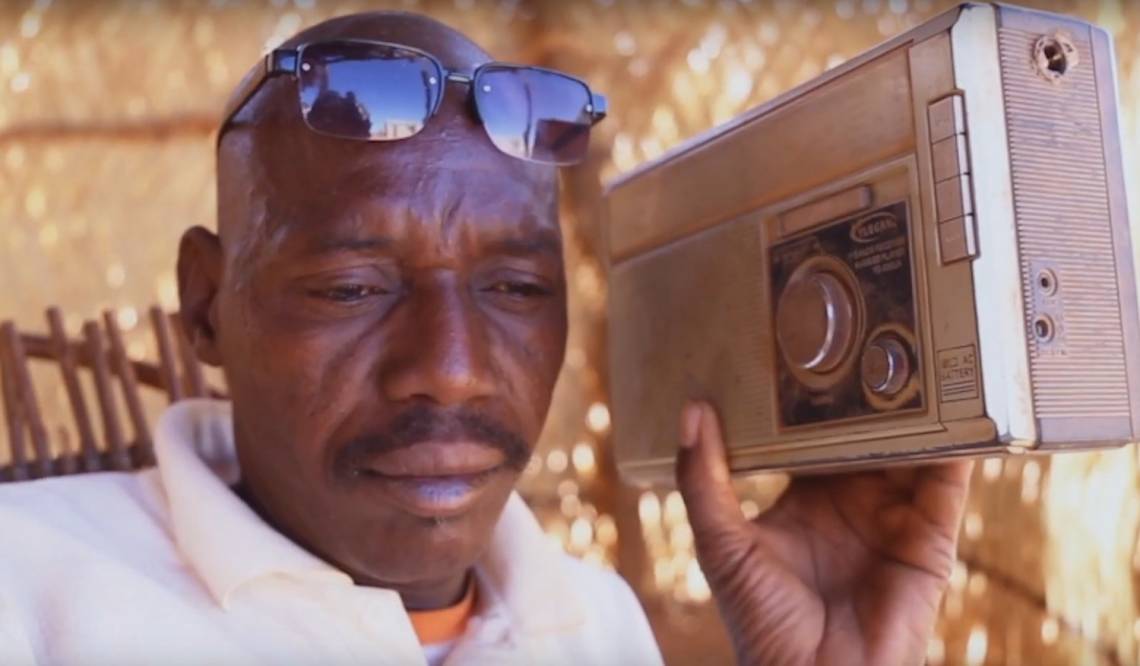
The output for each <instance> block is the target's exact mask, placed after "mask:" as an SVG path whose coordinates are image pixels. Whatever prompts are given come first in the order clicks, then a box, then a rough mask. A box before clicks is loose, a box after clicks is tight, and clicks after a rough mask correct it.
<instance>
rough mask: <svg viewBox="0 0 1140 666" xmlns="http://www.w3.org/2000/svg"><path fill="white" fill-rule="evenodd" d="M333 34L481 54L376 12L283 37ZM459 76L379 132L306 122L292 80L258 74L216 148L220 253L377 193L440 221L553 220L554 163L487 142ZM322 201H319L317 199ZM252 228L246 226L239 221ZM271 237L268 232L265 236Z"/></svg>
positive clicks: (458, 58) (431, 23)
mask: <svg viewBox="0 0 1140 666" xmlns="http://www.w3.org/2000/svg"><path fill="white" fill-rule="evenodd" d="M336 39H368V40H375V41H388V42H394V43H399V44H403V45H406V46H411V47H414V48H418V49H421V50H423V51H426V52H429V53H431V54H432V55H434V56H435V57H437V58H438V59H439V60H440V61H441V62H442V63H443V64H444V65H445V66H446V67H448V68H450V69H467V68H474V67H476V66H478V65H479V64H481V63H483V62H486V61H487V60H489V59H490V56H488V54H487V53H486V52H485V51H484V50H483V49H481V48H480V47H479V46H478V45H476V44H475V43H474V42H472V41H471V40H470V39H468V38H467V37H466V36H464V35H463V34H461V33H459V32H457V31H455V30H453V29H452V28H449V27H448V26H446V25H444V24H442V23H439V22H438V21H435V20H432V19H429V18H426V17H423V16H417V15H414V14H407V13H392V12H376V13H369V14H358V15H352V16H346V17H341V18H337V19H332V20H330V21H326V22H324V23H321V24H318V25H316V26H313V27H311V28H308V29H306V30H304V31H303V32H301V33H299V34H298V35H296V36H295V37H293V38H292V39H290V40H289V41H288V42H287V43H286V44H287V45H290V46H299V45H303V44H308V43H313V42H317V41H329V40H336ZM468 93H469V90H468V89H467V88H466V87H465V86H460V85H455V84H452V85H449V86H448V89H447V90H446V91H445V94H444V99H443V103H442V104H441V106H440V109H439V111H438V113H437V114H436V115H435V116H433V117H432V118H430V119H429V120H428V122H427V123H426V125H425V127H424V129H423V130H422V131H421V132H420V133H419V134H417V135H415V136H413V137H409V138H407V139H402V140H398V141H390V142H370V141H358V140H350V139H339V138H330V137H327V136H323V135H319V134H317V133H316V132H313V131H310V130H309V129H308V128H307V127H306V126H305V124H304V121H303V119H302V117H301V114H300V107H299V104H298V100H297V92H296V82H295V80H290V79H288V78H287V77H278V78H275V79H271V80H270V81H268V82H267V83H266V84H265V85H264V86H263V87H262V88H261V90H260V91H259V92H258V94H257V95H256V96H255V98H254V99H252V100H250V103H249V104H248V105H247V106H246V109H245V111H243V113H242V116H244V118H243V120H242V122H241V123H240V125H239V126H238V127H235V128H234V129H231V130H230V131H229V132H228V133H227V134H226V135H225V136H224V137H223V139H222V141H221V145H220V150H219V154H218V180H219V182H218V195H219V196H218V206H219V209H218V216H219V227H220V231H221V235H222V241H223V245H225V246H227V247H228V249H229V250H230V252H227V254H228V255H229V256H231V257H241V256H244V255H250V254H254V253H255V250H256V249H257V248H256V245H258V244H259V241H269V240H270V239H271V238H280V237H281V235H280V233H279V232H286V233H288V231H289V230H288V229H287V228H286V227H290V226H296V225H297V223H300V224H301V225H302V226H304V225H305V223H304V220H306V219H307V220H309V221H310V222H311V221H313V220H321V219H322V218H323V217H326V215H324V214H323V213H324V212H327V214H328V215H333V214H334V212H335V211H336V210H341V211H343V210H360V209H364V208H367V202H368V201H369V200H378V199H383V200H384V201H385V202H386V204H385V205H386V207H388V208H390V209H391V208H392V207H396V208H398V207H399V206H400V205H401V203H400V202H401V201H402V205H403V208H404V209H405V210H407V211H409V213H412V214H413V215H414V217H416V218H420V219H423V220H425V221H428V220H431V224H433V225H436V226H439V227H443V226H446V225H447V223H448V220H447V219H444V218H446V217H448V214H449V213H453V214H452V215H451V217H454V218H463V217H466V218H469V219H475V218H484V219H492V218H495V217H499V216H496V215H495V214H494V213H493V211H492V210H491V209H492V208H493V207H494V206H495V205H499V206H500V208H501V209H502V210H501V211H500V213H501V215H502V216H508V217H514V218H516V219H520V220H521V219H529V220H532V221H540V223H545V226H552V227H553V228H554V229H555V230H557V226H558V220H557V170H556V169H554V168H553V167H550V166H546V165H538V164H532V163H528V162H525V161H523V160H519V159H516V158H513V157H509V156H506V155H504V154H503V153H501V152H500V151H498V150H497V149H496V148H494V147H493V146H492V144H491V143H490V140H489V139H488V137H487V136H486V132H485V131H484V130H483V128H482V126H481V124H480V123H479V122H478V120H477V118H476V117H475V115H474V114H473V112H472V111H471V108H470V105H469V103H468V102H467V99H468V98H467V95H468ZM316 209H324V210H316ZM251 230H252V231H254V232H256V233H248V232H249V231H251ZM272 244H273V243H270V245H272Z"/></svg>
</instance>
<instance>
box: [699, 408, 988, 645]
mask: <svg viewBox="0 0 1140 666" xmlns="http://www.w3.org/2000/svg"><path fill="white" fill-rule="evenodd" d="M972 467H973V465H972V463H971V462H969V461H958V462H950V463H941V464H934V465H927V466H924V467H912V468H896V469H890V470H885V471H870V472H854V473H847V474H837V475H832V476H816V477H801V478H793V479H792V481H791V483H790V485H789V486H788V488H787V490H786V491H785V492H784V494H783V495H782V496H781V497H780V499H779V500H778V501H777V502H776V504H775V505H774V506H773V507H772V508H771V509H770V510H768V511H766V512H764V513H762V514H760V516H759V517H757V518H756V519H755V520H752V521H749V520H747V519H745V517H744V515H743V514H742V513H741V510H740V504H739V502H738V501H737V498H736V495H735V493H734V492H733V489H732V485H731V483H730V478H729V470H728V465H727V462H726V459H725V448H724V442H723V440H722V437H721V428H720V424H719V422H718V419H717V415H716V412H715V411H714V410H713V408H712V407H711V406H710V405H708V404H704V403H691V404H689V405H687V406H686V407H685V410H684V412H683V413H682V448H681V451H680V455H679V457H678V460H677V482H678V485H679V486H680V490H681V494H682V496H683V497H684V499H685V505H686V507H687V509H688V513H689V522H690V523H691V524H692V528H693V534H694V537H695V540H696V549H697V557H698V559H699V560H700V563H701V569H702V570H703V571H704V574H705V577H706V578H707V579H708V582H709V587H710V588H711V589H712V593H713V598H714V599H715V600H716V602H717V606H718V608H719V610H720V614H721V617H722V618H723V619H724V622H725V624H726V625H727V628H728V632H729V636H731V638H732V640H733V644H734V647H735V649H736V655H737V659H738V660H739V662H740V663H742V664H764V665H765V666H784V665H785V664H788V665H790V664H795V665H799V664H816V665H825V664H826V665H830V664H842V665H843V666H856V665H859V664H866V665H868V666H910V665H917V664H922V663H923V660H924V658H925V655H926V644H927V640H928V639H929V637H930V634H931V632H932V631H933V628H934V622H935V620H936V619H937V614H938V608H939V603H940V601H941V599H942V594H943V592H944V591H945V589H946V584H947V581H948V579H949V576H950V570H951V567H952V566H953V564H954V560H955V557H956V555H955V551H956V548H957V536H958V525H959V523H960V521H961V518H962V512H963V509H964V506H965V500H966V493H967V490H968V487H969V479H970V471H971V469H972Z"/></svg>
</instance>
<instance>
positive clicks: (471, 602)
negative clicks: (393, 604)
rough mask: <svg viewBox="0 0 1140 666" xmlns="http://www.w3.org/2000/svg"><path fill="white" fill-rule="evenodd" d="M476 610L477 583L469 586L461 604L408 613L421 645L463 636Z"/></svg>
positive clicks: (471, 583)
mask: <svg viewBox="0 0 1140 666" xmlns="http://www.w3.org/2000/svg"><path fill="white" fill-rule="evenodd" d="M474 610H475V581H474V580H472V581H470V582H469V583H468V584H467V593H466V594H464V595H463V598H462V599H460V600H459V603H457V604H455V605H454V606H448V607H447V608H439V609H436V610H427V611H408V617H409V618H411V620H412V628H413V629H415V630H416V636H418V637H419V639H420V645H433V644H435V643H447V642H449V641H453V640H455V639H457V638H459V637H460V636H462V635H463V630H464V629H466V628H467V620H469V619H471V615H472V613H473V612H474Z"/></svg>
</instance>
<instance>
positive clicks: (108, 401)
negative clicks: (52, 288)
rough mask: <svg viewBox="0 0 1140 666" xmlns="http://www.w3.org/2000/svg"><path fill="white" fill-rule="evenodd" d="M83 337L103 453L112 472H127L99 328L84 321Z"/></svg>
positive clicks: (128, 462)
mask: <svg viewBox="0 0 1140 666" xmlns="http://www.w3.org/2000/svg"><path fill="white" fill-rule="evenodd" d="M83 337H84V340H85V342H86V344H87V352H88V355H89V356H90V358H91V370H92V374H93V375H94V379H95V395H96V396H97V397H98V398H99V411H100V412H101V413H102V415H103V434H104V438H105V439H106V440H107V450H108V453H109V454H110V463H111V467H112V468H113V469H117V470H128V469H130V467H131V465H130V460H129V459H128V458H127V451H126V444H125V443H124V442H123V428H122V426H121V425H120V424H119V413H118V412H119V410H118V408H117V404H116V401H115V393H114V391H112V390H111V371H110V369H109V368H108V367H107V353H106V349H105V347H104V343H103V332H102V331H101V330H100V329H99V324H97V323H95V322H93V321H88V322H86V323H84V324H83Z"/></svg>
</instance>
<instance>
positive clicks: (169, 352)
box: [150, 305, 183, 403]
mask: <svg viewBox="0 0 1140 666" xmlns="http://www.w3.org/2000/svg"><path fill="white" fill-rule="evenodd" d="M150 323H151V326H152V327H153V328H154V338H155V341H156V342H157V343H158V359H159V375H160V376H161V377H162V383H163V384H164V388H165V389H166V395H167V397H168V398H169V399H170V402H172V403H174V402H177V401H179V400H181V399H182V394H183V391H182V384H181V383H179V381H178V366H177V361H176V360H175V356H174V341H173V339H172V338H171V332H170V319H169V318H168V317H167V316H166V313H165V312H163V311H162V308H160V307H158V306H157V305H156V306H154V307H152V308H151V309H150Z"/></svg>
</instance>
